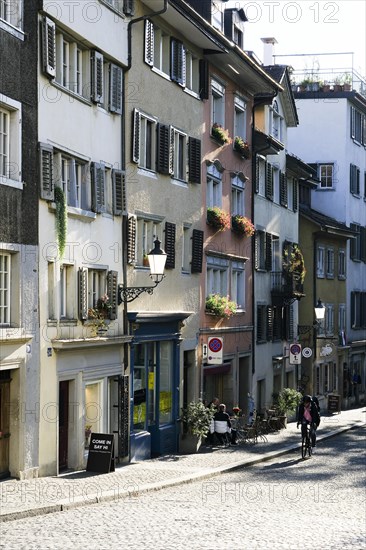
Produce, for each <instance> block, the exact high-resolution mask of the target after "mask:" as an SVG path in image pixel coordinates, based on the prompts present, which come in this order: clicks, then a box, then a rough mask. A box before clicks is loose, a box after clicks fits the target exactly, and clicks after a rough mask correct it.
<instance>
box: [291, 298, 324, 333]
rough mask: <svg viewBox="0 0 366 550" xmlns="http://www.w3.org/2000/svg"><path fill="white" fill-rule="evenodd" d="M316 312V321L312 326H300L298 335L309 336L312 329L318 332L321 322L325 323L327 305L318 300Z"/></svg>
mask: <svg viewBox="0 0 366 550" xmlns="http://www.w3.org/2000/svg"><path fill="white" fill-rule="evenodd" d="M314 312H315V321H314V323H313V324H312V325H299V326H298V327H297V333H298V334H299V335H300V334H307V333H308V332H310V331H311V330H312V329H313V330H316V329H317V328H319V326H320V323H321V321H323V319H324V316H325V305H324V304H323V302H322V301H321V299H320V298H319V299H318V302H317V304H316V306H315V307H314Z"/></svg>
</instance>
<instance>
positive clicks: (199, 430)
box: [179, 401, 215, 454]
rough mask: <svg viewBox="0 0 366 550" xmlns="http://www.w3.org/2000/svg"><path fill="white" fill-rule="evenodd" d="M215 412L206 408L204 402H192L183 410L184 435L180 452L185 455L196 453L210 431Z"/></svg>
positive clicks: (181, 419) (210, 408)
mask: <svg viewBox="0 0 366 550" xmlns="http://www.w3.org/2000/svg"><path fill="white" fill-rule="evenodd" d="M214 413H215V410H214V409H213V408H212V407H206V406H205V405H204V404H203V403H202V401H191V402H190V403H188V405H187V407H186V408H183V409H182V415H181V417H180V421H181V422H182V425H183V434H182V437H181V440H180V444H179V451H180V452H181V453H184V454H192V453H196V452H197V451H198V450H199V448H200V446H201V444H202V440H203V439H204V438H205V437H206V436H207V434H208V432H209V430H210V424H211V420H212V418H213V415H214Z"/></svg>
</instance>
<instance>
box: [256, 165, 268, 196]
mask: <svg viewBox="0 0 366 550" xmlns="http://www.w3.org/2000/svg"><path fill="white" fill-rule="evenodd" d="M257 177H258V186H257V187H258V195H260V196H261V197H265V196H266V161H265V159H263V158H262V157H259V158H258V174H257Z"/></svg>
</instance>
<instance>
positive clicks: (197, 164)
mask: <svg viewBox="0 0 366 550" xmlns="http://www.w3.org/2000/svg"><path fill="white" fill-rule="evenodd" d="M188 164H189V166H188V179H189V181H190V182H191V183H201V140H200V139H196V138H193V137H189V138H188Z"/></svg>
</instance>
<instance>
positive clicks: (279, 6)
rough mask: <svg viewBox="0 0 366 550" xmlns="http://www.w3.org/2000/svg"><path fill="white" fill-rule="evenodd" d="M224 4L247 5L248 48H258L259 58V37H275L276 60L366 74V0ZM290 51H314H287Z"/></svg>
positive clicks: (259, 0)
mask: <svg viewBox="0 0 366 550" xmlns="http://www.w3.org/2000/svg"><path fill="white" fill-rule="evenodd" d="M226 7H236V8H238V9H240V8H243V9H244V12H245V14H246V16H247V18H248V20H249V21H248V22H246V23H245V27H244V29H245V31H244V49H245V50H252V51H254V53H255V54H256V55H257V57H259V59H260V60H261V61H263V44H262V42H261V40H260V39H261V38H262V37H274V38H275V39H276V40H277V44H275V46H274V54H275V56H276V57H275V62H276V63H278V64H284V65H292V66H293V67H294V68H295V69H298V70H303V69H305V70H309V69H310V70H311V69H312V68H313V67H317V66H318V65H320V68H321V69H324V68H325V69H328V68H331V67H332V68H351V67H353V68H354V69H355V70H356V71H357V72H358V73H360V74H361V76H363V77H365V76H366V32H365V29H366V1H365V0H337V1H336V2H330V1H328V0H318V1H315V0H297V2H292V1H287V0H267V1H266V0H254V1H250V0H248V1H242V0H230V1H229V2H228V3H227V4H226ZM344 52H347V55H344ZM352 52H353V55H351V53H352ZM321 53H327V54H334V53H336V54H341V53H342V55H326V56H324V55H319V54H321ZM288 54H311V55H308V56H306V57H303V56H296V57H295V56H291V57H287V55H288ZM312 54H318V55H312ZM284 55H286V57H283V56H284Z"/></svg>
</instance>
